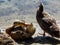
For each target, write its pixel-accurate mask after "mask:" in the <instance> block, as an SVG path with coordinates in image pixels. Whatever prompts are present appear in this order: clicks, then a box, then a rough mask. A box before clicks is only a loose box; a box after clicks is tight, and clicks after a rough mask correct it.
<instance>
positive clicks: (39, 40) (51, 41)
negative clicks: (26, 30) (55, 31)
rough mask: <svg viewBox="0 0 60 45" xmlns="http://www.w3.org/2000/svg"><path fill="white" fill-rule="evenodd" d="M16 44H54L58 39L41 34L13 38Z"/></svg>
mask: <svg viewBox="0 0 60 45" xmlns="http://www.w3.org/2000/svg"><path fill="white" fill-rule="evenodd" d="M15 41H16V42H17V43H18V44H24V45H30V44H33V43H39V44H52V45H56V44H60V41H59V40H57V39H54V38H52V37H48V36H46V37H43V36H37V37H35V38H28V39H25V40H21V39H19V40H15Z"/></svg>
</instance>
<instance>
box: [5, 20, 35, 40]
mask: <svg viewBox="0 0 60 45" xmlns="http://www.w3.org/2000/svg"><path fill="white" fill-rule="evenodd" d="M6 33H7V34H8V35H10V36H11V37H12V38H13V39H14V40H19V39H26V38H30V37H32V35H33V34H34V33H35V28H34V26H33V24H32V23H31V24H25V23H23V22H19V21H18V22H14V23H13V26H12V27H9V28H7V29H6Z"/></svg>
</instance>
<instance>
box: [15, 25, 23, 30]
mask: <svg viewBox="0 0 60 45" xmlns="http://www.w3.org/2000/svg"><path fill="white" fill-rule="evenodd" d="M15 29H17V30H23V28H22V27H21V26H18V27H16V28H15Z"/></svg>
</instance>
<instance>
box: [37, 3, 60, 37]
mask: <svg viewBox="0 0 60 45" xmlns="http://www.w3.org/2000/svg"><path fill="white" fill-rule="evenodd" d="M36 20H37V23H38V24H39V26H40V27H41V29H42V30H43V31H44V32H43V34H42V35H43V36H46V34H45V33H48V34H49V35H51V36H52V37H57V38H60V28H59V26H58V25H57V23H56V20H55V18H54V17H53V16H52V15H50V14H49V13H48V12H46V11H45V10H44V5H43V3H40V5H39V9H38V10H37V12H36ZM40 34H41V33H40Z"/></svg>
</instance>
